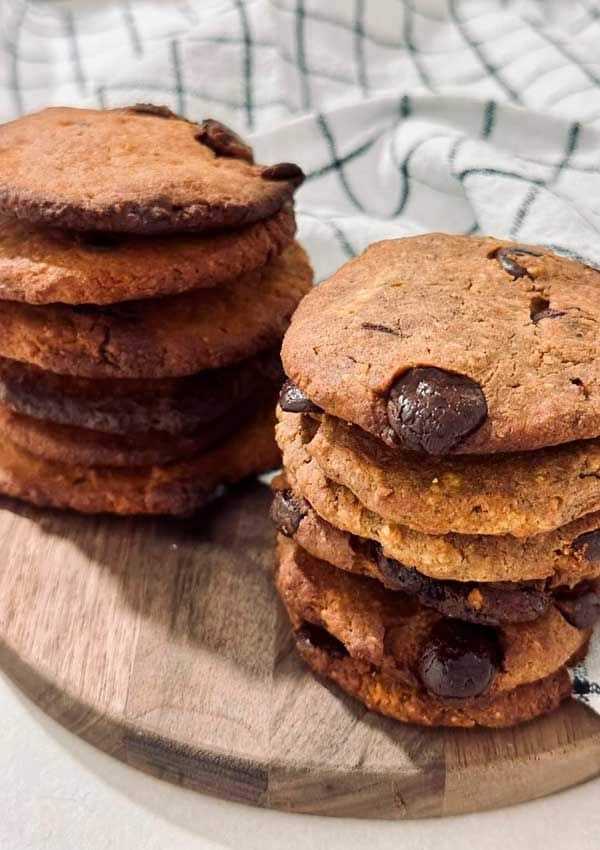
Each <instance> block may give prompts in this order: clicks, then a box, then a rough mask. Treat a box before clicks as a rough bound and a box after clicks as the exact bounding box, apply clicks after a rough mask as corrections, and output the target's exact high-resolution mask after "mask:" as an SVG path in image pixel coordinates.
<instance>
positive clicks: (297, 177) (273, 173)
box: [262, 162, 304, 186]
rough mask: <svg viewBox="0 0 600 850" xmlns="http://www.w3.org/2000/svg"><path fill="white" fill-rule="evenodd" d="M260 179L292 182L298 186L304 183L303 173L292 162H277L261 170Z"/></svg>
mask: <svg viewBox="0 0 600 850" xmlns="http://www.w3.org/2000/svg"><path fill="white" fill-rule="evenodd" d="M262 177H263V179H264V180H292V181H293V182H294V183H296V184H297V185H298V186H299V185H300V184H301V183H302V182H303V181H304V172H303V171H302V169H301V168H300V166H299V165H296V164H295V163H293V162H279V163H277V165H269V166H267V168H263V170H262Z"/></svg>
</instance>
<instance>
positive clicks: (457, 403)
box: [387, 366, 487, 455]
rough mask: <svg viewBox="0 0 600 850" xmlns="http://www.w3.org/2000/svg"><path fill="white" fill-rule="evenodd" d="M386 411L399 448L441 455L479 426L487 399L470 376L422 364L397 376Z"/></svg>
mask: <svg viewBox="0 0 600 850" xmlns="http://www.w3.org/2000/svg"><path fill="white" fill-rule="evenodd" d="M387 415H388V421H389V423H390V425H391V426H392V428H393V430H394V432H395V434H396V436H397V438H398V440H399V441H400V445H401V446H402V447H403V448H405V449H410V450H412V451H423V452H427V454H431V455H443V454H446V453H447V452H450V451H452V449H454V448H456V447H457V446H458V445H459V444H460V443H461V442H462V440H464V438H465V437H467V436H468V435H469V434H471V433H472V432H473V431H475V430H476V429H477V428H479V426H480V425H481V424H482V422H483V421H484V420H485V418H486V417H487V402H486V400H485V396H484V394H483V392H482V390H481V387H480V386H479V384H477V383H476V382H475V381H473V380H471V378H467V377H466V376H465V375H457V374H454V373H452V372H445V371H443V370H442V369H436V368H434V367H430V366H424V367H417V368H415V369H410V370H409V371H408V372H405V373H404V374H403V375H401V376H400V377H399V378H398V380H397V381H396V382H395V384H394V385H393V387H392V389H391V391H390V394H389V398H388V405H387Z"/></svg>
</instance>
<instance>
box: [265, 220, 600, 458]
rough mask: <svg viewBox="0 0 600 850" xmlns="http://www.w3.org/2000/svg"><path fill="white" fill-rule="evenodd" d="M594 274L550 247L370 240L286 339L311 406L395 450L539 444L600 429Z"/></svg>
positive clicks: (507, 448) (599, 285)
mask: <svg viewBox="0 0 600 850" xmlns="http://www.w3.org/2000/svg"><path fill="white" fill-rule="evenodd" d="M599 291H600V272H598V271H596V270H594V269H592V268H588V267H586V266H583V265H582V264H580V263H577V262H574V261H572V260H567V259H564V258H562V257H558V256H556V255H555V254H553V253H552V252H551V251H548V250H547V249H543V248H538V247H535V246H534V247H531V246H522V245H516V244H513V243H509V242H504V241H501V240H498V239H493V238H474V237H464V236H449V235H445V234H427V235H424V236H417V237H411V238H406V239H397V240H389V241H385V242H378V243H375V244H374V245H371V246H370V247H369V248H368V249H367V250H366V251H365V253H364V254H363V255H362V256H360V257H358V258H356V259H355V260H352V261H351V262H349V263H346V264H345V265H344V266H343V267H342V268H341V269H340V270H339V271H338V272H336V274H334V275H333V277H332V278H330V279H329V280H328V281H326V282H325V283H324V284H323V285H321V286H320V287H318V288H317V289H315V290H314V291H313V292H311V293H310V294H309V295H308V296H307V297H306V298H305V299H304V301H303V303H302V304H301V306H300V308H299V309H298V311H297V312H296V314H295V316H294V319H293V322H292V325H291V328H290V330H289V332H288V333H287V335H286V338H285V341H284V345H283V352H282V358H283V364H284V368H285V371H286V373H287V375H288V377H289V378H290V379H291V380H292V381H293V383H294V384H295V385H296V386H297V387H298V388H299V390H300V391H301V393H302V394H303V395H304V397H305V398H306V399H308V400H309V401H310V402H311V403H312V404H313V405H315V406H316V407H318V408H322V409H324V410H325V411H326V412H327V413H329V414H331V415H333V416H335V417H337V418H339V419H342V420H344V421H347V422H351V423H354V424H356V425H358V426H360V427H361V428H363V429H364V430H366V431H368V432H370V433H371V434H373V435H374V436H375V437H376V438H378V439H379V440H381V441H382V442H384V443H385V444H387V445H388V446H390V447H392V448H393V449H396V450H408V451H416V452H420V453H424V454H430V455H435V456H442V455H447V454H452V453H457V454H469V453H491V452H515V451H523V450H533V449H539V448H543V447H545V446H551V445H558V444H561V443H566V442H569V441H574V440H581V439H587V438H595V437H598V436H600V350H599V348H598V344H597V336H598V330H597V329H598V323H599V322H600V299H599V298H598V292H599Z"/></svg>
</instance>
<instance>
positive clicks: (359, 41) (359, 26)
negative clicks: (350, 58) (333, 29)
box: [354, 0, 369, 95]
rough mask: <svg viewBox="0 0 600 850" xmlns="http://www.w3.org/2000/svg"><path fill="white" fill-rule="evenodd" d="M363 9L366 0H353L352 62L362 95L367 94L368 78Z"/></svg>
mask: <svg viewBox="0 0 600 850" xmlns="http://www.w3.org/2000/svg"><path fill="white" fill-rule="evenodd" d="M365 11H366V0H354V62H355V64H356V78H357V80H358V85H359V86H360V89H361V91H362V93H363V95H368V94H369V79H368V75H367V63H366V60H365V25H364V22H365Z"/></svg>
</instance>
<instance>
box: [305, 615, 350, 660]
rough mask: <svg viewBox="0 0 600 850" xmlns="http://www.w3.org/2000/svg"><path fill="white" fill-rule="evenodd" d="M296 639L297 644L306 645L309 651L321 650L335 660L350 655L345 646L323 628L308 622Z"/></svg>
mask: <svg viewBox="0 0 600 850" xmlns="http://www.w3.org/2000/svg"><path fill="white" fill-rule="evenodd" d="M295 637H296V642H297V643H299V644H304V645H305V646H307V647H308V648H309V649H321V650H323V652H326V653H327V655H332V656H333V657H334V658H344V657H345V656H346V655H348V650H347V649H346V647H345V646H344V644H343V643H342V642H341V641H340V640H338V639H337V638H336V637H334V636H333V635H332V634H331V632H328V631H327V629H325V628H323V626H316V625H315V624H314V623H308V622H306V623H304V625H303V626H301V627H300V628H299V629H298V630H297V631H296V635H295Z"/></svg>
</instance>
